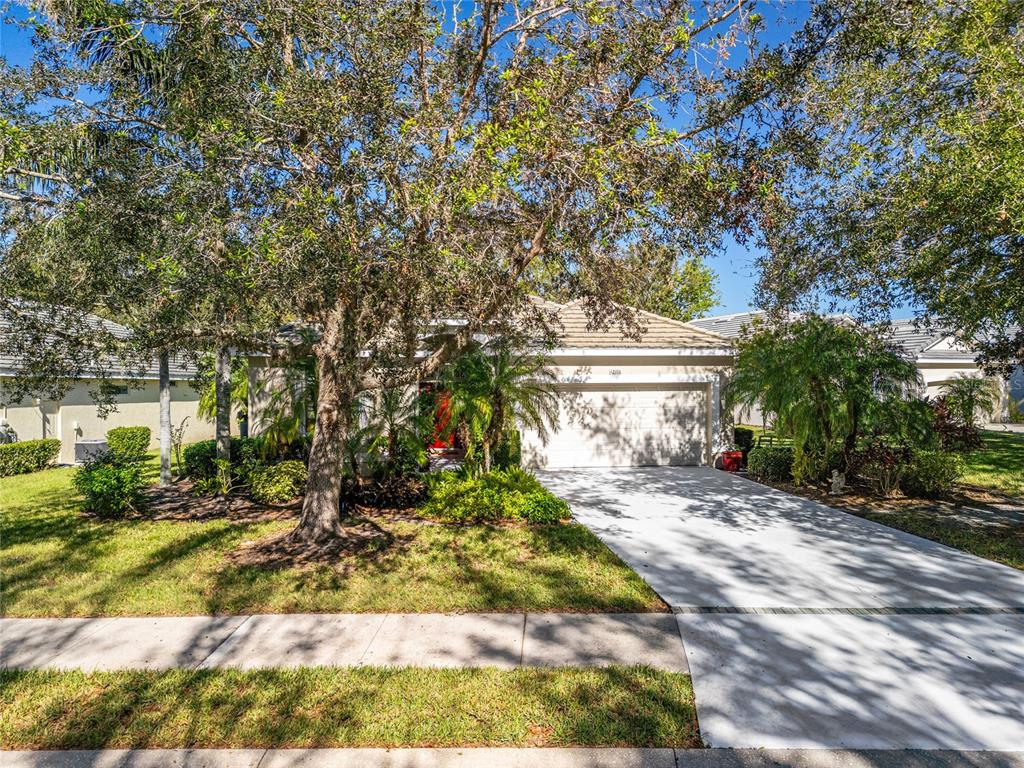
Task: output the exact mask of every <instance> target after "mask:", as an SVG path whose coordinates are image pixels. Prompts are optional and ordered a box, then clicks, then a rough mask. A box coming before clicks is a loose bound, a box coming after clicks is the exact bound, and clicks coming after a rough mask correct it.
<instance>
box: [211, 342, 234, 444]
mask: <svg viewBox="0 0 1024 768" xmlns="http://www.w3.org/2000/svg"><path fill="white" fill-rule="evenodd" d="M214 387H215V391H216V401H217V402H216V408H217V415H216V429H215V434H216V436H217V459H218V460H219V461H226V462H230V461H231V354H230V352H228V348H227V347H220V348H219V349H218V350H217V373H216V379H215V382H214Z"/></svg>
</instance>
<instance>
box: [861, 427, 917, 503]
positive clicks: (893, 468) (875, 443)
mask: <svg viewBox="0 0 1024 768" xmlns="http://www.w3.org/2000/svg"><path fill="white" fill-rule="evenodd" d="M912 456H913V451H912V450H911V448H910V446H908V445H907V444H906V443H892V442H887V441H885V440H882V439H877V438H876V439H873V440H871V441H870V442H868V444H867V445H866V446H865V447H864V448H861V449H860V450H859V451H857V453H856V454H855V457H854V466H855V468H856V471H857V474H859V475H861V476H862V477H864V478H866V479H867V480H870V481H871V485H872V487H873V488H874V489H875V491H876V492H878V493H880V494H881V495H882V496H892V495H893V494H894V493H895V492H896V490H897V489H898V488H899V487H900V482H901V481H902V480H903V475H904V473H905V472H906V471H907V468H908V467H909V466H910V461H911V458H912Z"/></svg>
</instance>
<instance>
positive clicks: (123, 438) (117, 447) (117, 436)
mask: <svg viewBox="0 0 1024 768" xmlns="http://www.w3.org/2000/svg"><path fill="white" fill-rule="evenodd" d="M151 434H152V433H151V432H150V430H149V427H114V428H113V429H108V430H107V450H108V451H110V453H111V455H113V456H116V457H117V458H118V459H120V460H121V461H141V460H142V459H144V458H146V451H148V450H149V440H150V437H151Z"/></svg>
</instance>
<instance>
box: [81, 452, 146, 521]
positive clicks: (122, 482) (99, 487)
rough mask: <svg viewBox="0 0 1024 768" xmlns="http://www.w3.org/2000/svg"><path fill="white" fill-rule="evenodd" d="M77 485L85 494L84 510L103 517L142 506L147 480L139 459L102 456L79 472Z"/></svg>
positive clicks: (112, 516)
mask: <svg viewBox="0 0 1024 768" xmlns="http://www.w3.org/2000/svg"><path fill="white" fill-rule="evenodd" d="M74 485H75V488H76V489H77V490H78V492H79V493H81V494H82V496H83V497H84V499H83V502H82V507H83V509H85V510H86V511H88V512H93V513H95V514H96V515H98V516H100V517H107V518H116V517H124V516H125V514H127V513H128V512H136V511H138V510H140V509H141V508H142V504H143V497H142V488H143V486H144V485H145V481H144V480H143V477H142V467H141V466H140V464H139V463H138V462H135V461H122V460H120V459H119V458H117V457H116V456H115V455H111V454H108V455H105V456H102V457H100V458H99V459H97V460H95V461H90V462H89V463H87V464H85V465H84V466H82V467H81V468H80V469H79V470H78V471H77V472H75V477H74Z"/></svg>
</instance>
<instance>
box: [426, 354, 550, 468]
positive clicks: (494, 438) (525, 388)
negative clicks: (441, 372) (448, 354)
mask: <svg viewBox="0 0 1024 768" xmlns="http://www.w3.org/2000/svg"><path fill="white" fill-rule="evenodd" d="M549 362H550V361H549V360H548V359H547V358H546V357H544V356H543V355H538V354H536V353H534V352H520V351H516V350H515V349H513V348H512V345H510V344H508V343H502V344H497V345H495V346H494V347H493V348H488V347H476V348H474V349H473V350H471V351H470V352H468V353H467V354H465V355H463V356H462V357H461V358H460V359H459V360H458V361H456V363H455V364H454V365H453V366H451V368H450V370H449V371H448V372H447V374H446V375H445V376H444V378H443V381H444V385H445V387H446V388H447V389H448V391H449V392H450V393H451V394H450V397H449V399H448V401H447V403H448V405H447V407H448V410H449V414H450V425H451V428H453V429H457V428H459V425H462V426H463V427H464V428H465V432H464V435H463V439H464V440H466V439H467V438H468V444H467V446H466V448H467V454H468V455H469V456H470V457H472V456H473V454H474V452H475V449H476V448H479V450H480V457H479V459H480V463H481V468H482V469H483V471H484V472H490V470H491V457H492V454H493V450H494V447H495V446H496V445H497V444H498V442H499V441H500V440H501V439H502V438H503V436H504V435H505V433H506V432H507V431H508V430H510V429H516V428H517V427H526V428H530V429H536V430H537V431H538V432H540V433H541V434H545V433H546V431H547V429H548V427H550V425H551V424H553V423H554V421H555V420H556V419H557V417H558V398H557V395H556V394H555V390H554V382H555V377H554V374H553V373H552V372H551V369H550V366H549Z"/></svg>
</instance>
